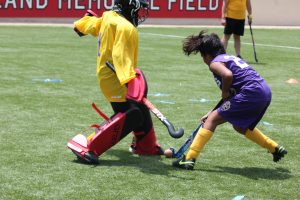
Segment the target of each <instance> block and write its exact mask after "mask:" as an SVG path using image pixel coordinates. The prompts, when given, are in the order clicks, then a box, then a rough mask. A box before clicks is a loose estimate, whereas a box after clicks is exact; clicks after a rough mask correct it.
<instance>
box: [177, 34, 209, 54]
mask: <svg viewBox="0 0 300 200" xmlns="http://www.w3.org/2000/svg"><path fill="white" fill-rule="evenodd" d="M205 33H206V31H204V30H203V31H201V32H200V33H199V35H190V36H188V37H187V38H186V39H185V40H184V41H183V46H182V50H183V52H184V54H185V55H187V56H189V55H190V54H192V53H193V54H197V53H199V52H200V45H201V43H202V39H203V37H204V34H205Z"/></svg>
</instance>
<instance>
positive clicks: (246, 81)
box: [212, 54, 270, 93]
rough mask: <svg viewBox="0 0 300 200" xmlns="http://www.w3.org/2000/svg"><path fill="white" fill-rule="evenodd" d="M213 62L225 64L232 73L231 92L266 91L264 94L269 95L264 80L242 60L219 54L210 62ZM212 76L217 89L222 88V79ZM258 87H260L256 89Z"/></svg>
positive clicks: (215, 75)
mask: <svg viewBox="0 0 300 200" xmlns="http://www.w3.org/2000/svg"><path fill="white" fill-rule="evenodd" d="M213 62H222V63H225V65H226V67H227V68H228V69H229V70H230V71H231V72H232V74H233V81H232V85H231V90H234V91H235V92H236V93H240V92H241V91H243V90H247V91H254V90H262V91H264V90H268V91H264V92H266V93H270V91H269V87H268V86H267V84H266V82H265V81H264V79H263V78H262V77H261V76H260V75H259V74H258V73H257V72H256V71H255V70H254V69H253V67H252V66H250V65H248V64H247V63H246V62H245V61H243V60H242V59H240V58H238V57H236V56H232V55H227V54H221V55H218V56H217V57H215V58H214V59H213V60H212V63H213ZM213 75H214V78H215V81H216V83H217V85H218V87H219V88H222V78H221V77H220V76H218V75H217V74H213ZM258 86H262V87H261V88H258Z"/></svg>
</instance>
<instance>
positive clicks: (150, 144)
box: [131, 127, 164, 155]
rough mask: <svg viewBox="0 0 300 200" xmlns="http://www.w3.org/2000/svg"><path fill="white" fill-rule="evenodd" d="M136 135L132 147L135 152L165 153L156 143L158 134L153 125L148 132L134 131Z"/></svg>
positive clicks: (142, 153) (140, 153) (148, 153)
mask: <svg viewBox="0 0 300 200" xmlns="http://www.w3.org/2000/svg"><path fill="white" fill-rule="evenodd" d="M133 134H134V135H135V136H134V137H135V138H134V140H133V143H132V145H131V148H132V150H133V153H135V154H139V155H163V154H164V152H163V150H162V148H161V147H160V145H159V144H157V143H156V136H155V132H154V129H153V127H152V128H151V129H150V131H149V132H148V133H145V132H133Z"/></svg>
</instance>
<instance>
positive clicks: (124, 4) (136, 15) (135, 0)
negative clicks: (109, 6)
mask: <svg viewBox="0 0 300 200" xmlns="http://www.w3.org/2000/svg"><path fill="white" fill-rule="evenodd" d="M148 8H149V3H148V0H115V5H114V7H113V10H114V11H116V12H118V13H119V14H121V15H123V16H124V17H125V18H126V19H127V20H128V21H130V22H131V23H132V24H133V25H134V26H138V25H139V24H140V23H142V22H144V21H145V20H146V18H147V17H148Z"/></svg>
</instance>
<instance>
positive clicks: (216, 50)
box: [182, 30, 226, 58]
mask: <svg viewBox="0 0 300 200" xmlns="http://www.w3.org/2000/svg"><path fill="white" fill-rule="evenodd" d="M206 33H207V31H205V30H202V31H200V33H199V35H191V36H188V37H187V38H185V40H184V41H183V46H182V50H183V52H184V54H185V55H187V56H189V55H190V54H192V53H193V54H197V53H199V52H200V53H201V55H207V54H208V55H211V56H212V57H213V58H214V57H216V56H218V55H220V54H224V53H226V51H225V48H224V46H223V44H222V42H221V40H220V38H219V36H218V35H217V34H215V33H211V34H210V35H208V34H206Z"/></svg>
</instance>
